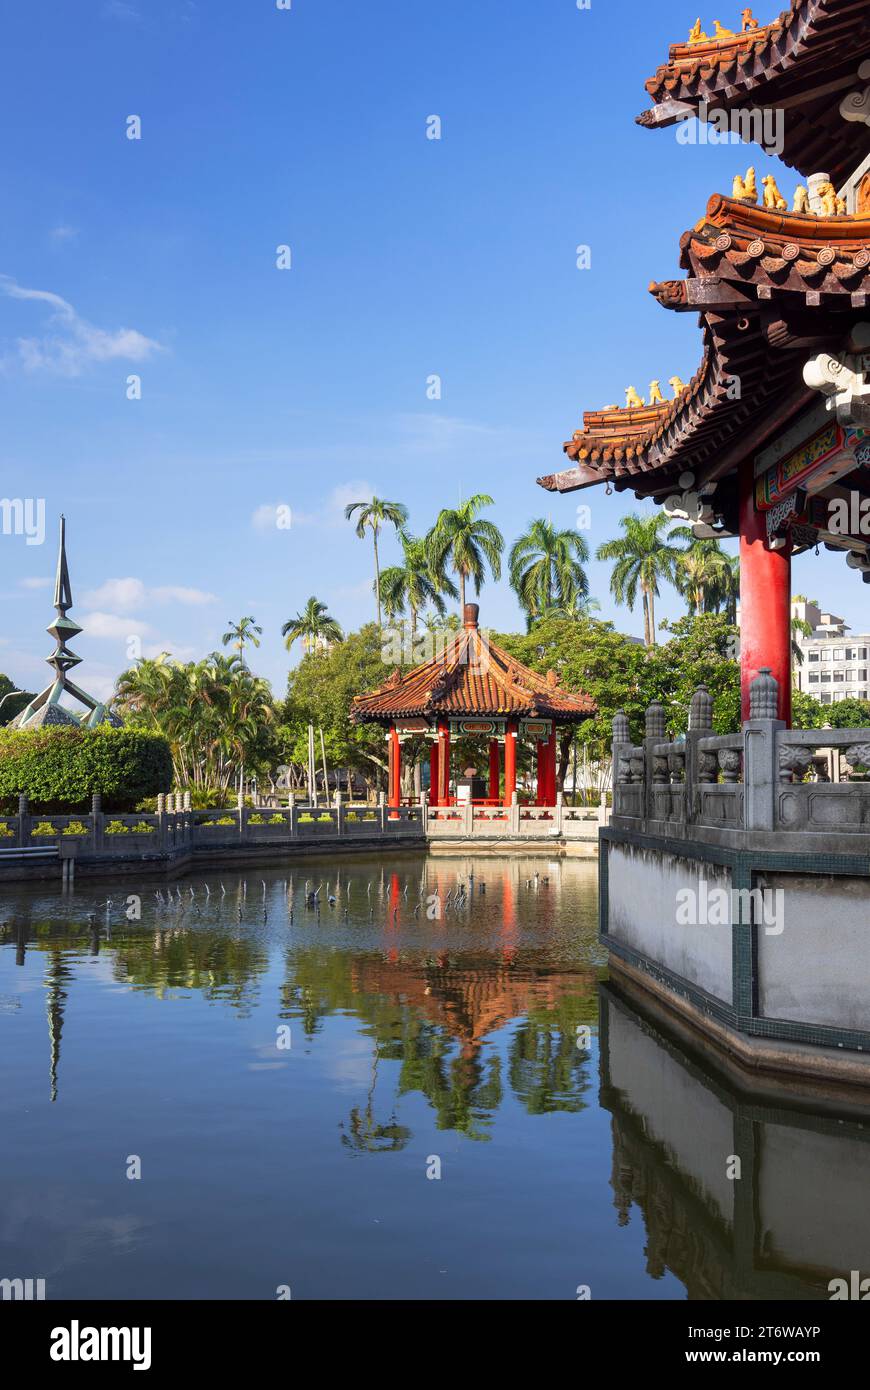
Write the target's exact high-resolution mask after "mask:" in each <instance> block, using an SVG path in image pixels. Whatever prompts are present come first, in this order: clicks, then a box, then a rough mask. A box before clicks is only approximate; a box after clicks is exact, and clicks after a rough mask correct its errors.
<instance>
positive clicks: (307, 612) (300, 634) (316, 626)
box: [281, 594, 344, 652]
mask: <svg viewBox="0 0 870 1390" xmlns="http://www.w3.org/2000/svg"><path fill="white" fill-rule="evenodd" d="M281 636H282V637H283V638H284V645H285V647H286V648H287V650H288V652H289V650H290V648H291V647H292V646H293V643H294V642H295V641H296V639H297V638H301V639H302V645H303V647H304V648H305V650H306V651H307V652H313V651H315V650H316V649H317V646H318V644H319V643H325V642H340V641H341V640H342V639H343V637H344V633H343V632H342V630H341V628H340V627H339V625H338V623H337V622H336V620H335V618H333V617H332V616H331V615H330V613H329V611H328V609H327V607H326V604H325V603H321V602H320V600H319V599H316V598H315V597H314V595H313V594H312V596H311V598H310V599H309V600H308V602H307V603H306V605H305V607H304V608H303V610H302V612H301V613H297V614H296V617H295V618H288V619H287V621H286V623H285V624H284V626H283V627H282V628H281Z"/></svg>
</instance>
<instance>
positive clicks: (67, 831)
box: [63, 820, 89, 835]
mask: <svg viewBox="0 0 870 1390" xmlns="http://www.w3.org/2000/svg"><path fill="white" fill-rule="evenodd" d="M63 833H64V835H87V834H88V833H89V832H88V827H87V826H86V825H83V824H82V822H81V821H80V820H71V821H70V823H69V825H67V826H65V828H64V832H63Z"/></svg>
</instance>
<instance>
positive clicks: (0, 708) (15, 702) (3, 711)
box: [0, 674, 33, 728]
mask: <svg viewBox="0 0 870 1390" xmlns="http://www.w3.org/2000/svg"><path fill="white" fill-rule="evenodd" d="M13 692H15V693H14V694H13ZM32 699H33V695H32V694H31V692H30V691H28V690H17V689H16V686H15V684H14V683H13V682H12V681H11V680H10V679H9V677H8V676H4V675H2V674H0V728H2V727H3V726H4V725H6V724H11V723H12V720H13V719H15V718H17V716H18V715H19V714H20V713H21V711H22V710H23V709H26V708H27V706H28V705H29V704H30V701H31V700H32Z"/></svg>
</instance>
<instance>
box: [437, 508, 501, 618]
mask: <svg viewBox="0 0 870 1390" xmlns="http://www.w3.org/2000/svg"><path fill="white" fill-rule="evenodd" d="M492 505H493V500H492V498H491V497H489V496H487V494H486V493H485V492H477V493H475V494H474V496H473V497H469V498H467V499H466V501H464V502H461V503H460V505H459V506H458V507H456V508H455V509H451V508H449V507H448V508H445V509H444V510H443V511H441V512H439V514H438V520H437V521H436V522H435V525H434V526H433V527H432V530H431V531H430V532H429V535H428V536H427V538H426V539H427V543H428V544H429V545H430V546H431V551H432V561H433V564H435V565H436V566H437V567H438V568H441V567H442V566H446V565H447V563H448V562H449V563H450V564H451V565H452V567H453V569H454V570H455V572H456V574H457V575H458V577H459V606H460V610H461V612H463V613H464V612H465V585H466V582H467V581H468V580H471V582H472V583H473V585H474V592H475V593H476V594H479V593H480V591H481V589H482V588H483V583H484V580H485V578H486V569H487V566H489V569H490V571H491V573H492V577H493V579H501V553H502V551H503V549H504V537H503V536H502V533H501V531H499V529H498V527H497V526H496V525H494V523H493V522H491V521H486V520H485V519H484V518H482V517H481V516H480V512H481V511H483V508H484V507H491V506H492Z"/></svg>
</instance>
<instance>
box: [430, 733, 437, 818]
mask: <svg viewBox="0 0 870 1390" xmlns="http://www.w3.org/2000/svg"><path fill="white" fill-rule="evenodd" d="M429 805H430V806H438V805H439V801H438V741H437V739H436V740H433V742H432V743H430V745H429Z"/></svg>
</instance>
